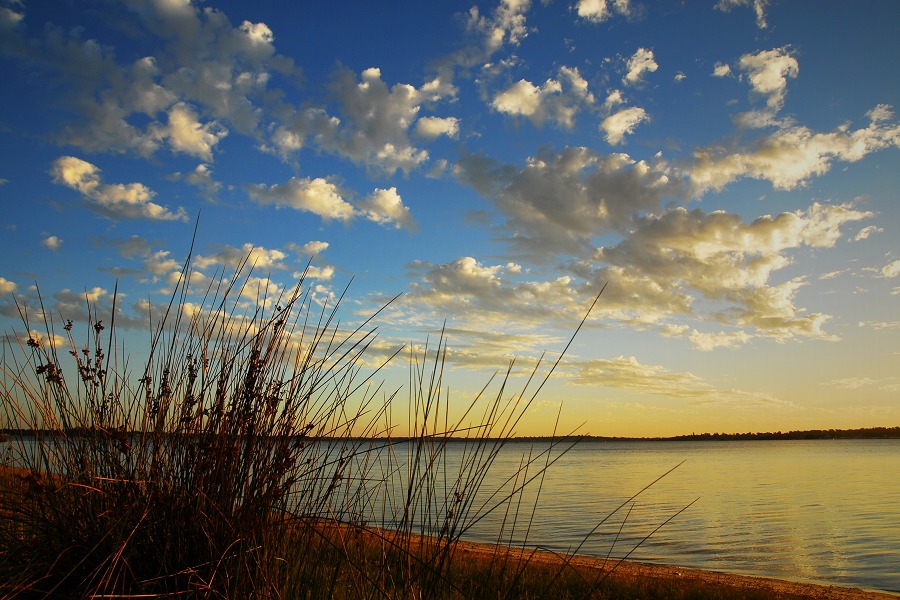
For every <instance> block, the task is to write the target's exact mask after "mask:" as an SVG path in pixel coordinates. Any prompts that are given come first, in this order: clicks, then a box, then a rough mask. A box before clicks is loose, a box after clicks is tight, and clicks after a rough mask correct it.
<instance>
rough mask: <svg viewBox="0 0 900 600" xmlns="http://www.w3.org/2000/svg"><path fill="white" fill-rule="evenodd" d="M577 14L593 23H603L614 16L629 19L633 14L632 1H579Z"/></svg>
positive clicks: (576, 8) (576, 4)
mask: <svg viewBox="0 0 900 600" xmlns="http://www.w3.org/2000/svg"><path fill="white" fill-rule="evenodd" d="M575 12H577V13H578V16H579V17H581V18H582V19H585V20H587V21H590V22H591V23H603V22H604V21H606V20H607V19H609V18H611V17H612V16H613V15H616V14H618V15H621V16H624V17H627V16H629V15H630V14H631V2H630V0H578V2H576V3H575Z"/></svg>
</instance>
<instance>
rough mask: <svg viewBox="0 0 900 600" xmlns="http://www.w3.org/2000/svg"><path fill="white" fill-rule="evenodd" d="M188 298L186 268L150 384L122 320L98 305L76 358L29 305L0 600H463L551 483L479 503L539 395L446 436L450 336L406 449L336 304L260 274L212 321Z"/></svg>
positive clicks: (65, 330)
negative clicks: (485, 529) (459, 546)
mask: <svg viewBox="0 0 900 600" xmlns="http://www.w3.org/2000/svg"><path fill="white" fill-rule="evenodd" d="M190 279H191V268H190V262H189V261H188V263H186V265H185V267H184V269H183V271H182V274H181V282H182V283H181V284H179V285H178V286H177V289H176V290H175V291H174V293H173V295H172V297H171V301H170V303H169V305H168V307H167V308H166V310H165V311H164V312H163V313H162V314H155V315H152V317H153V319H155V320H156V324H155V326H153V327H152V330H151V332H150V334H151V340H150V344H149V351H148V358H147V360H146V363H145V364H143V365H142V366H141V367H140V368H139V369H138V370H136V371H135V370H133V368H132V367H131V365H130V364H129V359H128V354H127V353H126V351H125V349H124V348H123V347H122V346H121V342H120V338H119V336H118V335H117V333H116V326H115V317H116V307H115V306H113V310H112V314H111V318H110V320H109V322H108V325H107V324H104V322H103V321H102V320H101V319H100V318H99V315H97V314H96V309H95V308H94V307H92V306H91V305H90V304H88V312H89V318H88V323H87V336H86V337H87V339H86V341H85V343H83V344H80V343H79V342H77V341H76V338H75V336H76V333H75V332H74V329H75V328H74V325H73V323H72V321H69V320H66V319H65V315H59V316H53V315H51V314H49V312H47V311H46V310H45V309H44V307H43V306H40V307H37V308H35V307H31V312H30V313H29V307H27V306H24V305H19V308H20V314H21V316H22V322H23V325H24V331H25V333H23V334H20V335H17V336H16V337H15V339H16V340H17V341H16V343H14V344H13V347H12V348H9V349H8V350H9V351H5V352H4V357H5V358H4V364H3V373H2V381H3V384H2V386H3V387H2V399H0V401H2V412H0V414H2V417H0V418H2V419H3V425H2V426H3V428H5V429H6V430H7V431H8V432H9V439H8V440H7V444H8V448H7V458H8V459H9V461H10V463H11V464H12V465H14V466H15V467H16V470H15V471H6V472H5V484H4V485H2V486H0V595H3V596H4V597H22V598H27V597H54V596H56V597H101V596H103V597H138V596H144V597H146V596H152V595H186V596H192V597H211V598H213V597H214V598H244V597H260V598H263V597H265V598H280V597H300V598H317V597H347V598H351V597H353V598H356V597H384V598H412V597H464V596H465V595H464V594H463V590H462V588H461V587H460V586H459V585H458V584H457V583H456V581H455V580H456V575H455V573H454V570H455V569H458V568H459V565H458V562H456V561H455V560H454V552H455V550H454V548H455V546H454V544H455V542H456V541H457V540H458V539H459V538H460V536H461V535H463V533H464V532H465V531H466V530H467V529H468V528H469V527H470V526H471V525H472V524H473V523H475V522H477V521H478V520H479V519H480V518H482V517H483V516H484V515H485V514H487V513H489V512H492V511H495V510H497V509H499V508H501V507H506V509H507V510H509V507H510V506H512V505H513V504H514V503H515V499H516V498H517V494H518V495H521V492H522V490H523V489H524V487H525V486H526V485H527V484H528V483H530V482H533V481H535V480H536V479H538V478H539V476H540V474H541V473H542V472H543V470H544V469H545V468H546V467H547V466H549V464H550V463H551V462H552V459H551V458H550V452H551V450H553V449H554V448H553V447H552V446H551V448H550V449H548V450H547V451H545V452H544V453H543V454H541V455H535V456H531V457H529V458H527V459H526V460H525V461H524V462H523V464H522V467H521V469H520V470H519V472H517V473H516V474H515V475H513V476H512V477H511V478H510V479H508V480H507V481H506V482H505V483H504V484H503V485H501V486H500V487H499V488H498V489H496V490H484V489H483V484H484V481H485V476H486V474H487V472H488V469H489V467H490V465H491V463H492V461H493V459H494V458H495V457H496V455H497V453H498V452H499V451H500V449H501V448H502V447H503V445H504V443H505V440H506V439H508V438H509V437H510V436H511V435H512V433H513V430H514V427H515V425H516V423H517V421H518V419H519V418H520V416H521V415H522V413H523V412H524V410H525V409H526V408H527V406H528V404H529V401H530V400H529V398H531V399H533V395H532V396H530V397H526V396H525V395H524V394H525V392H524V391H523V392H521V393H519V394H509V393H508V391H507V390H506V383H507V379H505V378H504V379H503V381H502V382H501V384H500V386H499V388H500V390H499V392H497V393H496V395H491V396H490V397H487V396H481V397H479V398H478V399H477V400H476V401H475V402H473V403H472V405H471V406H470V407H469V409H468V410H467V411H466V412H465V415H464V416H463V417H462V418H460V419H459V420H458V421H457V422H456V424H454V423H451V422H450V421H449V417H448V409H447V401H448V399H447V397H446V390H445V386H444V384H443V366H444V359H443V357H444V354H445V350H446V347H445V345H444V344H445V342H444V339H443V336H441V338H440V339H439V340H438V342H437V345H436V347H435V348H432V349H426V351H425V352H424V353H423V354H422V355H421V356H414V355H413V356H411V357H410V385H409V390H408V395H407V398H406V403H407V405H408V410H409V414H410V422H409V431H410V435H409V436H408V437H405V438H403V439H396V438H394V437H392V429H391V424H390V419H391V407H392V405H393V404H394V403H395V402H397V401H398V398H397V396H398V392H389V391H386V390H384V389H383V388H382V386H381V385H378V384H377V383H375V382H374V380H373V377H374V375H375V374H377V373H378V371H379V369H380V367H378V366H377V365H376V366H375V367H374V368H372V366H371V364H370V363H371V356H372V355H373V354H379V353H380V349H379V352H378V353H375V352H373V350H374V347H373V343H374V341H375V339H376V335H375V334H376V330H375V328H374V327H373V326H372V325H371V320H368V321H366V322H364V323H363V324H362V325H360V326H359V327H356V328H353V329H343V328H342V327H341V326H340V324H339V322H338V319H337V315H338V313H337V309H338V306H339V304H340V301H339V300H338V301H337V302H334V303H332V304H331V305H317V304H316V303H315V302H314V301H313V298H312V296H311V294H310V288H309V287H308V286H306V285H304V282H303V281H302V280H301V281H300V282H299V283H298V285H297V286H296V287H295V288H294V289H293V290H291V291H289V292H283V293H279V294H278V295H277V296H272V295H270V292H267V290H270V289H273V288H274V286H269V285H268V284H267V283H266V282H263V283H260V280H259V279H257V278H254V277H252V276H251V274H250V270H249V269H246V265H244V266H242V268H241V269H239V270H238V273H236V274H235V276H234V277H232V278H230V279H229V280H226V279H224V278H221V279H220V281H223V282H225V283H221V284H219V285H218V286H211V287H209V288H208V289H207V290H206V291H205V293H203V294H201V295H202V301H200V302H198V303H194V302H191V301H189V299H192V298H194V296H193V295H191V294H189V291H188V289H187V283H186V282H188V281H190ZM248 298H249V299H250V302H247V300H248ZM248 307H249V308H248ZM34 318H36V319H37V321H38V322H39V323H40V326H41V331H42V333H41V334H37V333H35V330H34V329H33V328H32V326H33V323H32V321H31V320H32V319H34ZM398 352H399V351H398ZM67 355H68V356H67ZM395 356H396V355H395V354H394V355H392V354H390V353H387V354H386V355H383V360H382V363H381V364H382V365H383V364H386V363H387V362H388V361H389V360H391V359H393V358H394V357H395ZM508 375H509V374H508V373H507V376H508ZM532 377H534V374H532ZM531 381H532V380H531V379H529V383H531ZM538 387H539V386H538ZM526 389H527V386H526ZM480 410H483V411H484V412H482V413H479V414H477V415H476V414H475V411H480ZM473 415H474V416H473ZM479 418H480V421H479V424H478V425H477V426H475V427H471V426H467V427H463V426H462V425H461V423H463V422H469V421H471V420H473V419H474V420H478V419H479ZM449 438H462V439H463V440H464V441H463V442H453V443H463V444H464V449H463V450H462V452H461V456H462V459H461V460H458V461H456V462H454V461H451V460H449V459H448V457H447V452H446V450H447V444H448V443H450V442H449V441H448V440H449ZM557 450H558V449H557ZM512 524H513V523H512V521H511V527H512ZM507 579H509V580H510V581H509V585H510V586H514V584H515V581H514V580H515V575H513V576H512V577H509V578H507ZM510 589H512V588H510ZM495 592H496V590H494V592H492V593H495ZM461 594H463V595H461Z"/></svg>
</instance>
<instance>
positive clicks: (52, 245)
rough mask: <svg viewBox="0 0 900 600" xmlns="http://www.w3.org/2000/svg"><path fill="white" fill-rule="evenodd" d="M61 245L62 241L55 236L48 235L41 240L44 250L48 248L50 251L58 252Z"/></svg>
mask: <svg viewBox="0 0 900 600" xmlns="http://www.w3.org/2000/svg"><path fill="white" fill-rule="evenodd" d="M62 243H63V241H62V240H61V239H60V238H58V237H57V236H55V235H48V236H47V237H45V238H44V239H43V240H41V244H42V245H43V246H44V247H45V248H49V249H50V250H53V251H54V252H56V251H58V250H59V249H60V247H62Z"/></svg>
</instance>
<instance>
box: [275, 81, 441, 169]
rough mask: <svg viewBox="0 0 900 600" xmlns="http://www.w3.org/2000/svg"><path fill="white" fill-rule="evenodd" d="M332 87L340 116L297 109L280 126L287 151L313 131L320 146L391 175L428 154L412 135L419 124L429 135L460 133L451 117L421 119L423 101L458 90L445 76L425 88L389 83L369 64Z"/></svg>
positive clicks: (280, 141)
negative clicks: (390, 84) (457, 131)
mask: <svg viewBox="0 0 900 600" xmlns="http://www.w3.org/2000/svg"><path fill="white" fill-rule="evenodd" d="M330 90H331V93H332V94H333V96H334V97H335V99H336V100H337V102H338V104H339V105H340V118H338V117H335V116H330V115H328V114H327V113H326V112H325V111H323V110H321V109H310V110H305V111H300V112H298V113H295V114H294V115H293V116H292V117H290V118H289V119H288V120H287V122H286V124H285V125H284V126H283V127H282V128H281V129H279V130H278V132H277V136H278V139H277V140H276V144H277V145H278V146H279V147H280V149H281V151H285V150H288V149H290V148H299V147H301V146H302V145H303V143H304V140H305V139H306V138H307V137H308V136H310V135H313V136H314V138H313V139H314V140H315V143H316V144H317V145H319V146H320V147H322V148H324V149H326V150H328V151H331V152H335V153H337V154H340V155H341V156H344V157H347V158H349V159H350V160H352V161H354V162H357V163H359V164H363V165H365V166H367V167H369V168H372V169H376V170H379V171H382V172H384V173H386V174H389V175H390V174H393V173H395V172H396V171H398V170H401V171H404V172H406V173H408V172H410V171H411V170H412V169H414V168H416V167H418V166H419V165H421V164H423V163H425V162H426V161H427V160H428V151H427V150H425V149H423V148H418V147H417V146H416V145H415V144H413V143H412V141H411V140H410V131H411V130H412V129H413V127H414V126H415V127H416V129H415V132H416V133H418V134H419V135H420V136H423V137H424V138H429V136H432V137H433V136H434V135H435V134H437V135H440V134H445V135H450V134H451V133H452V134H454V135H455V130H454V127H455V126H456V127H458V122H456V121H454V120H452V119H451V118H447V119H444V120H439V119H438V118H437V117H423V119H426V120H425V121H424V123H422V124H421V125H418V123H419V122H421V119H419V112H420V110H421V108H422V106H423V104H425V103H431V102H436V101H437V100H440V99H441V98H444V97H446V96H449V95H453V94H454V93H455V88H454V87H453V86H452V85H448V84H446V83H445V82H443V81H442V80H441V79H440V78H436V79H433V80H431V81H428V82H426V83H425V84H423V85H422V86H421V87H419V88H416V87H415V86H412V85H410V84H406V83H397V84H394V85H393V86H391V87H389V86H388V84H387V83H386V82H385V81H384V80H383V79H382V76H381V69H379V68H377V67H370V68H368V69H365V70H363V71H362V73H361V74H360V76H359V78H358V79H357V77H356V75H355V74H354V73H353V72H352V71H350V70H348V69H341V70H339V71H338V72H337V74H336V75H335V77H334V79H333V81H332V83H331V85H330ZM436 119H438V120H436Z"/></svg>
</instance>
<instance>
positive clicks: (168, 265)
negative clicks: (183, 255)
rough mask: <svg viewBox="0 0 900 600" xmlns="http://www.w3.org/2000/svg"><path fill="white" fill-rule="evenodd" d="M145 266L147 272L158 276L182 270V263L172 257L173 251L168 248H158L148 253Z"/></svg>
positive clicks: (155, 276)
mask: <svg viewBox="0 0 900 600" xmlns="http://www.w3.org/2000/svg"><path fill="white" fill-rule="evenodd" d="M143 267H144V271H145V272H147V273H149V274H150V275H153V276H154V278H157V277H168V276H169V275H170V274H171V273H175V272H179V271H181V267H182V264H181V263H180V262H178V261H177V260H175V259H174V258H172V253H171V252H169V251H168V250H157V251H156V252H151V253H150V254H148V255H147V257H146V258H145V259H144V263H143Z"/></svg>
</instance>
